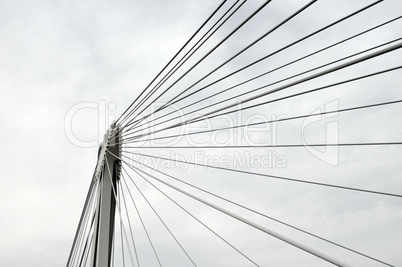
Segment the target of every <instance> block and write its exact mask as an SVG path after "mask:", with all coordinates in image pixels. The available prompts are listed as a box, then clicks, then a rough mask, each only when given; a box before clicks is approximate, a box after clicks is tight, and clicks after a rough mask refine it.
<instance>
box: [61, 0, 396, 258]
mask: <svg viewBox="0 0 402 267" xmlns="http://www.w3.org/2000/svg"><path fill="white" fill-rule="evenodd" d="M333 2H334V1H324V0H323V1H317V0H315V1H293V2H292V1H290V2H287V1H286V2H283V1H282V2H281V1H278V0H277V1H275V0H273V1H260V2H258V1H246V0H244V1H240V0H237V1H223V2H221V3H219V5H218V6H217V7H216V9H215V10H213V11H212V12H211V15H210V16H209V17H208V18H206V19H205V21H203V22H201V23H200V27H199V28H198V29H196V31H195V33H194V34H193V35H192V36H191V37H190V38H189V39H188V41H187V42H186V43H185V44H184V45H183V46H182V47H181V48H180V49H179V50H178V52H177V53H176V54H175V55H174V56H173V57H172V59H171V60H170V61H169V62H168V63H167V64H166V66H165V67H164V68H163V69H162V70H161V71H160V72H159V73H158V74H157V75H156V77H155V78H154V79H153V80H152V81H151V82H150V83H149V85H148V86H147V87H146V88H144V89H143V90H142V91H141V93H140V94H139V95H138V96H136V97H135V98H134V101H133V102H132V104H131V105H130V106H129V107H128V108H127V110H126V111H125V112H124V113H123V114H122V115H121V116H120V117H119V118H118V119H117V121H116V122H114V123H113V124H112V125H111V126H110V128H109V130H108V131H107V132H106V133H105V138H104V141H103V143H102V144H101V146H100V147H99V152H98V161H97V164H96V166H95V170H94V174H93V177H92V178H91V180H90V187H89V190H88V195H87V199H86V202H85V204H84V208H83V212H82V215H81V219H80V221H79V225H78V228H77V232H76V236H75V238H74V241H73V245H72V249H71V253H70V256H69V258H68V262H67V266H253V265H254V266H278V265H279V266H289V265H295V266H300V265H301V266H325V265H326V264H328V265H338V266H394V265H396V263H394V261H396V260H397V259H395V258H393V256H392V255H395V254H394V253H393V251H395V250H398V248H395V247H394V245H392V246H391V247H389V248H387V246H388V244H389V243H388V242H391V241H392V240H393V238H395V237H398V236H400V235H401V233H400V232H401V231H400V227H396V226H395V225H397V222H398V219H400V217H401V216H400V215H399V216H398V215H397V214H395V216H394V217H393V216H391V215H389V214H388V213H391V214H392V212H393V211H394V210H392V209H390V208H389V207H398V206H400V201H401V197H402V193H401V192H402V180H401V179H400V173H398V171H400V166H399V165H400V164H398V157H399V158H400V156H401V145H402V138H401V132H400V130H399V129H398V128H397V127H395V125H396V124H398V122H400V119H399V118H398V117H399V116H398V114H399V113H400V111H401V110H402V105H401V104H402V103H401V102H402V90H400V84H401V83H400V82H401V78H400V77H401V68H402V65H401V62H402V60H401V59H402V52H401V49H400V48H402V32H401V29H402V27H401V25H402V24H401V18H402V6H401V4H400V3H398V1H355V2H353V3H350V2H346V1H339V2H338V1H337V2H336V3H333ZM161 49H163V44H161ZM228 51H230V53H228ZM384 203H385V204H384ZM395 210H398V208H395ZM399 212H400V209H399ZM399 222H400V221H399ZM398 230H399V231H398ZM399 250H400V247H399Z"/></svg>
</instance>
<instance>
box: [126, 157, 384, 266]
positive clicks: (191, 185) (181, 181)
mask: <svg viewBox="0 0 402 267" xmlns="http://www.w3.org/2000/svg"><path fill="white" fill-rule="evenodd" d="M131 160H132V161H134V162H136V163H137V164H140V165H143V166H145V167H147V168H149V169H151V170H152V171H156V172H158V173H160V174H163V175H165V176H168V177H169V178H171V179H173V180H175V181H178V182H180V183H182V184H185V185H187V186H190V187H192V188H195V189H197V190H199V191H202V192H204V193H206V194H208V195H211V196H213V197H216V198H219V199H221V200H224V201H226V202H228V203H231V204H233V205H235V206H237V207H240V208H243V209H245V210H248V211H250V212H252V213H255V214H258V215H260V216H262V217H265V218H267V219H270V220H272V221H275V222H277V223H280V224H282V225H285V226H287V227H290V228H292V229H295V230H297V231H300V232H302V233H305V234H307V235H310V236H312V237H315V238H317V239H320V240H322V241H325V242H328V243H330V244H332V245H335V246H337V247H340V248H343V249H346V250H348V251H351V252H353V253H356V254H358V255H360V256H363V257H366V258H368V259H371V260H374V261H377V262H379V263H382V264H384V265H388V266H392V265H391V264H389V263H386V262H384V261H381V260H378V259H376V258H373V257H371V256H368V255H366V254H363V253H361V252H359V251H356V250H354V249H351V248H348V247H345V246H343V245H340V244H338V243H335V242H333V241H331V240H328V239H326V238H323V237H321V236H318V235H315V234H313V233H311V232H308V231H306V230H303V229H301V228H298V227H296V226H293V225H291V224H289V223H286V222H283V221H281V220H278V219H275V218H273V217H271V216H268V215H266V214H264V213H261V212H258V211H256V210H254V209H251V208H248V207H246V206H244V205H241V204H239V203H237V202H234V201H232V200H229V199H227V198H224V197H222V196H219V195H217V194H214V193H211V192H210V191H208V190H205V189H202V188H200V187H198V186H195V185H193V184H190V183H187V182H185V181H183V180H181V179H178V178H176V177H174V176H172V175H170V174H168V173H165V172H162V171H160V170H158V169H156V168H153V167H151V166H150V165H148V164H144V163H141V162H139V161H137V160H134V159H131Z"/></svg>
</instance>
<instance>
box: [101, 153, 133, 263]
mask: <svg viewBox="0 0 402 267" xmlns="http://www.w3.org/2000/svg"><path fill="white" fill-rule="evenodd" d="M105 152H106V153H110V151H109V150H108V149H107V148H106V150H105ZM105 162H106V164H105V165H106V168H107V170H108V172H109V179H110V184H111V187H112V192H113V196H114V198H115V200H116V205H117V211H118V214H119V218H120V221H121V223H122V224H121V225H122V228H123V233H124V236H125V240H126V242H127V244H128V238H127V233H126V229H125V227H124V224H123V216H122V214H121V206H120V203H119V202H118V201H117V199H118V198H117V190H116V188H115V186H114V185H113V181H112V177H113V176H112V173H111V171H110V167H109V163H108V161H107V160H105ZM106 168H105V169H106ZM114 236H115V235H113V237H114ZM112 248H114V246H112ZM128 252H129V255H130V258H131V261H132V262H134V259H133V255H132V254H131V250H129V251H128Z"/></svg>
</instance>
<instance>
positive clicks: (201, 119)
mask: <svg viewBox="0 0 402 267" xmlns="http://www.w3.org/2000/svg"><path fill="white" fill-rule="evenodd" d="M400 48H402V43H398V44H395V45H393V46H390V47H387V48H384V49H382V50H380V51H376V52H373V53H371V54H368V55H365V56H362V57H360V58H357V59H354V60H351V61H349V62H345V63H343V64H339V65H338V66H335V67H332V68H329V69H327V70H324V71H321V72H318V73H315V74H312V75H310V76H307V77H305V78H302V79H299V80H296V81H293V82H290V83H288V84H285V85H282V86H279V87H277V88H275V89H272V90H270V91H267V92H263V93H260V94H257V95H255V96H252V97H249V98H246V99H244V100H242V101H241V103H242V104H243V103H247V102H250V101H253V100H256V99H258V98H261V97H264V96H267V95H269V94H272V93H274V92H278V91H282V90H284V89H287V88H290V87H293V86H295V85H299V84H302V83H304V82H307V81H310V80H313V79H316V78H318V77H321V76H324V75H326V74H329V73H332V72H335V71H338V70H341V69H343V68H347V67H350V66H352V65H355V64H358V63H361V62H363V61H366V60H369V59H372V58H375V57H378V56H380V55H383V54H386V53H389V52H392V51H394V50H397V49H400ZM238 104H239V103H235V104H229V105H227V106H225V107H222V108H218V109H216V110H214V111H211V112H207V113H206V114H203V115H200V116H198V117H195V118H193V119H190V120H186V121H184V122H180V123H177V124H174V125H172V126H169V127H166V128H162V129H160V130H156V131H154V132H150V133H147V134H144V135H141V136H139V137H144V136H149V135H151V134H155V133H158V132H162V131H165V130H169V129H173V128H176V127H180V126H183V125H186V124H191V123H195V122H199V121H203V120H207V119H212V118H215V117H219V116H222V115H227V114H230V113H233V112H237V110H232V111H228V112H224V113H218V112H219V111H224V110H226V109H230V108H233V107H236V106H237V105H238ZM260 105H262V104H261V103H260V104H256V105H253V106H249V107H245V108H243V109H242V110H246V109H250V108H254V107H256V106H260ZM214 113H218V114H215V115H213V114H214ZM208 115H212V116H209V117H208Z"/></svg>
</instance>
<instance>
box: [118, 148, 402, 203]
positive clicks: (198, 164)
mask: <svg viewBox="0 0 402 267" xmlns="http://www.w3.org/2000/svg"><path fill="white" fill-rule="evenodd" d="M124 152H125V153H127V154H132V155H140V156H145V157H151V158H157V159H161V160H169V161H176V162H181V163H185V164H190V165H195V166H202V167H207V168H212V169H218V170H224V171H231V172H236V173H243V174H249V175H255V176H261V177H267V178H272V179H279V180H284V181H289V182H297V183H305V184H312V185H317V186H325V187H331V188H337V189H345V190H352V191H357V192H362V193H370V194H377V195H384V196H390V197H402V195H401V194H392V193H387V192H380V191H373V190H367V189H361V188H353V187H347V186H341V185H334V184H326V183H319V182H313V181H308V180H300V179H294V178H290V177H285V176H277V175H269V174H263V173H258V172H251V171H245V170H238V169H231V168H225V167H219V166H214V165H208V164H202V163H196V162H191V161H182V160H179V159H171V158H167V157H157V156H152V155H148V154H144V153H136V152H130V151H124ZM122 156H123V157H126V158H129V157H127V156H125V155H122Z"/></svg>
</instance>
